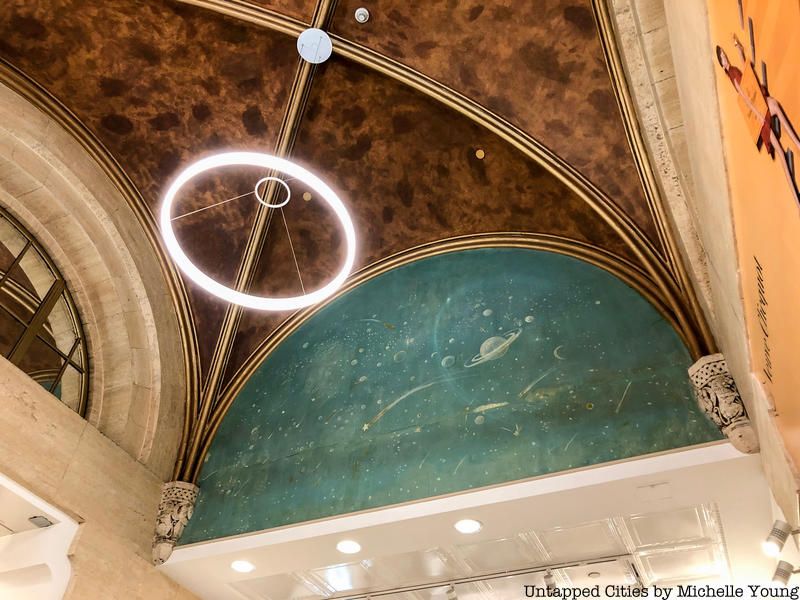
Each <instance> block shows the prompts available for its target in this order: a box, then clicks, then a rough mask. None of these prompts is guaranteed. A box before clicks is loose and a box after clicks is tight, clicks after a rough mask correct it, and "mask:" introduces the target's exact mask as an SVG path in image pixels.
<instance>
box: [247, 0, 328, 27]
mask: <svg viewBox="0 0 800 600" xmlns="http://www.w3.org/2000/svg"><path fill="white" fill-rule="evenodd" d="M251 2H252V3H253V4H256V5H258V6H263V7H264V8H268V9H269V10H273V11H275V12H278V13H281V14H282V15H286V16H287V17H292V18H294V19H298V20H300V21H303V22H304V23H310V22H311V17H312V16H313V15H314V6H315V5H316V2H315V0H251Z"/></svg>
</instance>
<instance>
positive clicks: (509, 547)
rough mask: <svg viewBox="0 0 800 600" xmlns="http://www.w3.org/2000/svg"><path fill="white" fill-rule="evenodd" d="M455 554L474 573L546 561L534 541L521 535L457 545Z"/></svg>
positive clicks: (538, 563)
mask: <svg viewBox="0 0 800 600" xmlns="http://www.w3.org/2000/svg"><path fill="white" fill-rule="evenodd" d="M455 554H456V555H457V556H458V557H459V558H461V559H462V560H463V561H464V562H465V563H466V564H467V565H468V566H469V568H470V569H471V571H472V572H475V573H483V572H487V571H497V570H507V569H515V568H521V567H528V566H531V565H540V564H545V563H546V562H547V556H546V555H544V554H543V553H542V551H541V550H540V549H539V548H538V547H537V546H536V544H535V542H534V541H532V540H531V538H529V537H528V536H523V535H518V536H514V537H511V538H505V539H499V540H489V541H483V542H479V543H475V544H465V545H461V546H457V547H456V548H455Z"/></svg>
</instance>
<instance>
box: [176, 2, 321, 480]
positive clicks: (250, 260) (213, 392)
mask: <svg viewBox="0 0 800 600" xmlns="http://www.w3.org/2000/svg"><path fill="white" fill-rule="evenodd" d="M335 5H336V0H319V1H318V2H317V4H316V7H315V9H314V15H313V17H312V26H313V27H317V28H322V27H325V26H326V25H327V24H328V22H329V21H330V19H331V18H332V16H333V11H334V9H335ZM314 71H315V65H313V64H311V63H309V62H307V61H305V60H303V59H300V60H299V62H298V67H297V71H296V73H295V77H294V80H293V82H292V87H291V90H290V92H289V99H288V100H287V105H286V111H285V112H284V115H283V120H282V122H281V128H280V130H279V131H278V136H277V140H276V142H275V151H274V153H275V155H276V156H281V157H285V156H288V155H289V154H290V153H291V150H292V147H293V146H294V140H295V137H296V136H297V131H298V128H299V127H300V123H301V121H302V116H303V111H304V110H305V106H306V103H307V100H308V94H309V92H310V90H311V81H312V78H313V75H314ZM276 190H277V186H276V183H275V182H274V181H270V182H269V184H268V187H267V189H266V191H265V192H264V194H265V196H266V197H267V198H272V197H273V195H274V194H275V193H276ZM268 203H269V201H268ZM273 213H274V211H273V210H272V209H270V208H267V207H266V206H265V205H263V204H261V203H259V205H258V207H257V211H256V215H255V219H254V222H253V226H252V228H251V230H250V235H249V236H248V238H247V243H246V245H245V248H244V252H243V256H242V260H241V262H240V264H239V269H238V271H237V275H236V283H235V287H236V289H239V290H247V289H249V287H250V285H251V283H252V280H253V277H254V276H255V273H256V269H257V266H258V259H259V257H260V256H261V252H262V250H263V248H264V243H265V241H266V236H267V231H268V230H269V223H270V221H271V219H272V215H273ZM242 312H243V309H242V307H241V306H238V305H235V304H228V306H227V308H226V310H225V317H224V319H223V321H222V325H221V327H220V334H219V337H218V339H217V343H216V345H215V347H214V354H213V356H212V358H211V363H210V365H209V370H208V374H207V376H206V380H205V384H204V386H203V391H202V396H201V400H200V411H199V414H198V418H197V420H196V422H194V423H192V426H191V427H192V429H191V442H190V444H189V448H188V451H187V453H186V457H185V462H184V464H183V465H182V466H181V467H182V468H181V470H180V472H179V473H178V476H179V478H180V479H182V480H185V481H196V480H197V475H198V472H199V469H200V464H199V461H198V460H197V456H198V452H199V449H200V448H201V446H202V444H203V440H204V438H205V436H206V434H207V424H208V421H209V419H210V418H212V415H213V414H214V413H215V411H216V407H217V405H218V400H219V391H220V386H221V385H222V378H223V377H224V375H225V369H226V367H227V365H228V361H229V359H230V355H231V351H232V349H233V344H234V342H235V340H236V333H237V331H238V329H239V323H240V322H241V319H242Z"/></svg>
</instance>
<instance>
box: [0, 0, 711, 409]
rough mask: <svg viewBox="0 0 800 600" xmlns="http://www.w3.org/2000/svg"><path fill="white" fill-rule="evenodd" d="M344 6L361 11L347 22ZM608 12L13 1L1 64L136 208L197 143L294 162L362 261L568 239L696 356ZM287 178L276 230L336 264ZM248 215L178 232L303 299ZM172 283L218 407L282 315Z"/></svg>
mask: <svg viewBox="0 0 800 600" xmlns="http://www.w3.org/2000/svg"><path fill="white" fill-rule="evenodd" d="M359 6H365V7H367V8H368V9H369V11H370V13H371V18H370V19H369V21H368V22H367V23H364V24H359V23H357V22H356V20H355V18H354V11H355V9H356V8H358V7H359ZM604 10H606V9H605V7H604V5H603V3H602V2H601V1H600V0H595V1H594V2H592V1H591V0H539V1H537V2H527V3H524V2H514V1H512V0H472V1H470V2H466V1H463V2H457V1H455V0H449V1H446V2H445V1H442V2H428V1H423V0H340V1H339V2H338V3H336V2H329V1H328V0H320V1H319V2H318V3H316V2H314V1H313V0H276V1H270V0H249V1H248V0H104V1H103V2H93V1H90V0H9V1H8V2H6V3H5V5H4V7H3V9H2V10H0V57H1V58H2V59H3V65H2V66H3V68H2V77H1V78H0V79H2V80H3V81H5V82H6V83H9V84H11V85H12V87H16V88H18V89H20V90H22V89H23V88H24V89H27V90H30V89H37V90H38V92H37V94H38V95H37V100H36V101H37V102H39V103H40V104H41V103H50V104H51V105H54V106H56V105H57V106H61V108H62V109H63V108H66V109H67V110H68V112H67V113H66V114H69V113H72V114H71V116H70V118H74V120H75V121H76V122H79V123H81V124H82V125H83V126H85V127H86V128H87V129H88V131H89V132H90V134H91V135H92V136H93V137H94V139H96V140H97V141H99V142H100V144H99V145H98V147H101V148H102V149H103V150H102V151H103V152H107V155H108V157H110V158H111V159H113V161H111V162H112V163H113V162H114V161H115V162H116V163H117V164H118V168H119V169H120V171H121V173H122V175H123V176H125V177H127V178H128V179H129V180H130V182H131V183H132V186H133V189H135V192H136V193H135V194H133V196H132V200H131V201H132V202H139V203H141V204H142V206H143V207H145V209H146V211H145V212H147V211H149V212H150V213H152V214H153V215H154V214H155V213H156V212H157V210H158V206H159V203H160V198H161V195H162V194H163V192H164V191H165V188H166V185H167V184H168V182H169V181H170V179H171V178H172V177H173V176H174V174H175V173H176V171H177V170H178V169H179V168H180V167H181V166H182V165H185V164H187V163H189V162H192V161H193V160H195V159H197V158H199V157H201V156H203V155H206V154H209V153H211V152H214V151H218V150H222V149H232V148H235V149H249V150H259V151H264V152H268V153H273V152H276V153H279V154H284V155H288V156H291V157H292V159H293V160H296V161H297V162H300V163H301V164H304V165H306V166H308V167H309V168H310V169H311V170H312V171H313V172H315V173H316V174H318V175H319V176H320V177H321V178H322V179H323V180H324V181H326V182H327V183H329V184H330V185H331V186H332V187H333V188H334V189H336V190H337V191H338V192H339V193H340V195H341V197H342V198H343V199H344V201H345V202H346V204H347V206H348V208H349V210H350V211H351V213H352V215H353V218H354V221H355V226H356V231H357V232H358V235H359V244H360V248H359V253H358V258H357V264H356V268H358V269H364V268H367V267H369V266H370V265H373V264H375V263H376V262H377V261H380V260H381V259H385V258H386V257H388V256H391V255H393V254H396V253H398V252H402V251H405V250H408V249H410V248H414V247H417V246H419V245H422V244H427V243H431V242H435V241H438V240H442V239H446V238H451V237H453V236H462V235H469V234H480V233H491V232H534V233H539V234H551V235H555V236H560V238H568V239H569V240H573V241H574V242H575V243H585V244H590V245H592V246H593V247H596V248H598V249H599V250H603V251H606V252H607V253H610V255H613V256H614V257H616V258H615V260H618V261H619V262H620V263H622V264H625V265H626V268H627V269H629V270H630V272H631V273H632V277H634V278H639V279H641V280H642V282H643V285H644V286H645V287H647V288H648V289H651V290H652V294H653V296H654V297H656V298H657V299H658V302H659V303H660V308H661V309H662V311H664V312H666V313H668V316H669V318H670V319H671V320H673V321H674V322H675V323H677V324H678V326H679V329H681V330H682V334H683V335H684V338H685V339H688V340H689V341H690V343H689V346H690V347H691V348H692V350H693V352H694V353H695V354H697V352H698V349H699V348H702V347H703V344H707V343H708V342H707V340H705V341H703V339H702V326H701V325H700V324H699V322H698V318H697V315H696V314H694V313H693V310H692V302H691V291H690V290H689V289H688V288H687V286H686V284H685V281H684V280H683V279H682V271H681V268H680V265H679V264H677V263H676V261H675V257H674V255H673V251H674V248H671V247H670V244H669V243H667V242H666V241H665V237H664V230H665V228H666V227H667V226H666V224H665V223H664V219H663V215H661V214H660V213H659V210H657V205H656V204H654V199H653V191H652V189H648V188H647V187H646V186H645V187H643V186H642V176H643V175H642V173H640V169H642V160H643V157H641V156H638V155H637V156H635V155H634V153H632V151H631V144H630V139H631V138H630V136H631V135H635V129H636V127H635V124H633V123H631V121H630V116H626V117H623V113H624V111H623V112H621V111H620V106H621V105H622V106H623V107H624V95H623V96H620V94H621V93H622V92H623V91H624V90H622V91H621V89H620V81H619V74H618V73H617V74H616V75H613V76H612V74H614V73H615V71H614V69H613V68H612V69H611V71H610V70H609V64H612V63H609V60H612V62H613V49H612V51H610V50H609V47H608V43H609V37H608V36H609V32H608V31H607V30H606V29H607V28H604V27H598V23H601V24H602V22H603V20H602V17H603V14H604ZM310 24H313V25H316V26H318V27H322V28H324V29H326V30H328V31H329V32H330V33H331V36H332V38H333V41H334V55H333V57H332V58H331V59H330V60H329V61H328V62H327V63H325V64H323V65H320V66H318V67H316V68H313V69H312V68H310V67H309V65H307V64H304V63H303V62H302V61H301V60H300V59H299V57H298V54H297V50H296V37H297V34H298V33H299V32H300V31H302V30H303V29H305V28H306V27H308V26H309V25H310ZM612 66H613V65H612ZM615 77H616V78H617V79H615ZM21 81H22V82H25V85H22V84H20V82H21ZM26 86H27V87H26ZM28 95H30V93H29V94H28ZM632 132H633V133H632ZM478 150H481V151H482V152H478ZM479 155H480V157H479ZM252 175H253V174H252V172H251V173H247V172H244V171H243V172H241V173H234V174H232V175H231V176H226V177H218V178H209V179H208V180H204V181H203V182H202V183H201V184H200V185H198V186H195V189H194V192H195V193H194V194H193V195H192V196H191V197H190V198H188V199H187V200H185V202H184V203H183V204H181V205H180V211H181V212H182V213H188V212H191V211H192V210H197V209H199V208H204V207H207V206H209V205H211V204H214V203H216V202H219V201H220V200H222V199H227V198H231V197H233V196H235V195H237V194H242V193H245V192H247V191H248V190H251V189H252V185H253V177H252ZM645 181H646V177H645ZM290 185H291V187H292V188H293V198H294V200H293V201H292V202H291V203H290V204H289V205H288V206H287V208H286V210H285V217H286V229H288V230H289V231H290V232H291V235H292V239H293V242H294V244H293V245H294V250H295V251H296V258H297V263H298V265H299V268H300V271H301V272H302V274H303V277H304V281H305V283H306V284H311V285H313V284H314V283H315V282H317V283H320V282H322V281H324V280H326V279H327V278H329V277H330V275H331V273H332V272H333V271H334V270H335V268H336V264H337V261H338V260H339V258H340V255H341V251H342V248H341V244H342V239H341V237H340V236H339V235H338V234H337V232H336V231H337V230H336V223H335V221H333V220H331V217H330V216H329V215H328V214H327V212H326V211H325V210H323V209H322V208H320V206H319V204H318V203H315V202H313V201H311V202H304V201H303V200H301V198H302V196H303V193H304V192H305V191H306V190H305V189H304V188H303V187H302V186H301V185H299V184H298V182H290ZM262 213H263V211H261V210H260V209H259V207H258V205H257V203H256V202H255V201H254V199H253V198H252V196H251V197H249V198H243V199H242V200H237V201H232V202H228V203H225V204H223V205H220V206H216V207H214V208H211V209H208V210H204V211H202V212H198V213H195V214H193V215H188V216H186V217H185V218H182V219H180V220H179V221H176V229H177V234H178V236H179V238H180V240H181V241H182V242H183V243H184V244H185V246H186V247H187V252H188V253H189V254H190V255H191V256H192V258H193V259H194V260H196V261H197V262H198V263H199V265H200V266H201V267H202V268H203V269H205V270H206V271H207V272H208V273H209V274H211V275H213V276H215V277H218V278H219V279H220V280H222V281H223V282H227V283H229V284H233V283H234V282H235V281H237V273H238V278H239V281H242V280H244V281H246V282H247V283H249V284H250V289H251V291H252V293H256V294H258V293H273V294H279V295H285V294H294V293H298V292H299V291H300V282H299V281H298V277H297V272H296V270H295V264H294V260H293V258H292V256H291V248H290V246H289V244H288V238H287V237H286V235H285V231H283V230H282V229H281V227H283V226H284V225H283V223H281V222H280V221H276V222H275V223H272V225H271V229H270V230H269V235H267V236H266V238H265V239H266V241H265V242H264V244H263V249H262V248H261V244H260V243H258V240H259V239H261V238H259V237H258V234H259V233H260V234H263V232H264V223H267V224H269V223H270V221H269V219H266V220H264V219H265V217H264V215H263V214H262ZM259 218H261V219H262V221H259ZM143 223H144V225H145V226H149V227H153V223H154V220H153V219H150V220H149V221H148V220H147V219H145V220H144V221H143ZM254 223H255V229H254ZM254 231H255V232H256V234H257V235H256V237H255V238H254V237H253V232H254ZM262 237H263V236H262ZM254 240H256V241H254ZM570 243H572V242H570ZM248 253H250V256H251V257H252V259H253V261H252V267H251V268H250V270H249V271H248V272H247V273H246V276H245V275H242V272H241V270H240V265H241V263H242V257H243V255H246V254H248ZM183 285H184V286H185V298H186V304H187V306H188V307H189V308H188V310H189V311H190V314H191V316H192V321H193V327H194V329H193V331H187V332H186V335H187V338H188V339H190V340H192V343H190V344H188V346H187V347H188V351H187V353H188V354H187V358H188V360H190V361H192V362H193V363H196V370H197V373H198V374H199V375H198V377H199V381H205V382H206V384H205V390H206V391H205V393H206V395H207V396H208V397H207V398H206V400H205V402H206V403H214V402H215V401H216V399H215V398H216V396H217V395H218V394H219V393H220V392H221V390H224V388H225V385H226V382H228V381H230V380H231V379H232V378H233V377H234V375H235V374H236V372H237V371H238V370H239V369H240V368H241V367H242V366H243V365H245V364H246V363H247V362H248V360H249V359H250V357H251V356H252V355H253V353H254V351H255V350H256V349H257V348H258V347H259V346H262V345H263V344H264V343H265V341H266V340H268V339H269V338H270V336H271V335H273V334H274V333H275V332H276V331H277V330H279V328H280V326H281V324H282V323H283V322H284V321H286V319H287V318H288V317H290V315H289V314H279V313H278V314H276V313H260V312H257V311H252V310H241V311H240V310H238V309H235V308H231V307H229V306H228V305H227V304H226V303H225V302H223V301H221V300H218V299H216V298H214V297H211V296H209V295H208V294H207V293H205V292H204V291H203V290H201V289H199V288H198V287H196V286H195V285H194V284H192V283H191V282H189V281H188V280H187V281H185V282H184V283H183ZM698 332H700V333H698ZM698 337H699V338H701V339H700V341H699V342H698V341H696V340H695V338H698ZM194 340H196V342H195V341H194ZM692 340H695V341H694V342H692ZM693 343H694V347H692V344H693ZM209 390H211V391H209ZM203 402H204V401H202V400H199V399H198V400H197V401H196V406H195V408H196V409H197V410H198V411H199V412H200V413H202V410H201V408H202V405H203Z"/></svg>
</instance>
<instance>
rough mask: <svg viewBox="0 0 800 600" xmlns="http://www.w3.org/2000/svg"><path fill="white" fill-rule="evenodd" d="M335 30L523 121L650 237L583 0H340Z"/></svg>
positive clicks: (652, 233)
mask: <svg viewBox="0 0 800 600" xmlns="http://www.w3.org/2000/svg"><path fill="white" fill-rule="evenodd" d="M359 6H364V7H366V8H368V9H369V11H370V14H371V17H370V20H369V21H368V22H367V23H365V24H363V25H361V24H359V23H357V22H356V20H355V19H354V18H353V13H354V11H355V9H356V8H357V7H359ZM331 30H332V31H333V32H334V33H337V34H340V35H342V36H344V37H346V38H348V39H351V40H353V41H356V42H358V43H360V44H363V45H365V46H368V47H369V48H373V49H375V50H378V51H380V52H381V53H383V54H385V55H387V56H389V57H391V58H394V59H395V60H397V61H399V62H401V63H403V64H406V65H408V66H410V67H412V68H414V69H416V70H418V71H420V72H422V73H424V74H425V75H428V76H429V77H432V78H433V79H435V80H437V81H440V82H442V83H444V84H446V85H448V86H450V87H451V88H453V89H455V90H456V91H458V92H461V93H462V94H464V95H465V96H468V97H470V98H472V99H474V100H475V101H477V102H478V103H480V104H482V105H483V106H485V107H487V108H489V109H490V110H492V111H494V112H496V113H497V114H499V115H500V116H502V117H504V118H505V119H507V120H508V121H510V122H511V123H513V124H514V125H517V126H518V127H520V128H521V129H523V130H525V131H526V132H528V133H529V134H531V135H532V136H533V137H535V138H536V139H538V140H539V141H540V142H542V143H544V145H545V146H547V147H548V148H550V149H551V150H552V151H553V152H555V153H556V154H558V155H559V156H560V157H561V158H563V159H565V160H566V161H567V162H569V163H570V164H572V165H573V166H574V167H575V168H577V169H578V170H579V171H580V172H581V173H582V174H583V175H584V176H586V177H587V178H588V179H589V180H590V181H592V182H593V183H594V184H595V185H596V186H597V187H599V188H600V189H601V190H602V191H604V192H605V193H606V194H608V196H609V197H610V198H611V199H612V200H614V201H615V202H617V203H618V204H619V205H620V206H621V207H623V208H624V209H625V211H626V212H627V213H628V214H629V215H631V216H632V217H633V218H634V220H635V221H636V222H637V224H638V225H639V226H640V227H641V228H642V229H643V230H644V231H645V232H646V233H648V235H649V236H650V237H651V239H653V240H655V239H656V238H655V230H654V228H653V223H652V219H651V218H650V214H649V212H648V208H647V204H646V202H645V199H644V196H643V194H642V187H641V185H640V183H639V177H638V174H637V172H636V167H635V165H634V162H633V158H632V156H631V153H630V149H629V148H628V144H627V141H626V138H625V131H624V129H623V128H622V121H621V118H620V113H619V110H618V108H617V104H616V101H615V99H614V93H613V91H612V88H611V80H610V78H609V75H608V70H607V69H606V64H605V59H604V57H603V51H602V48H601V46H600V40H599V37H598V34H597V29H596V26H595V21H594V16H593V14H592V8H591V4H590V1H589V0H536V1H535V2H520V1H519V0H448V1H446V2H430V0H340V1H339V4H338V5H337V9H336V15H335V18H334V21H333V24H332V27H331Z"/></svg>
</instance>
